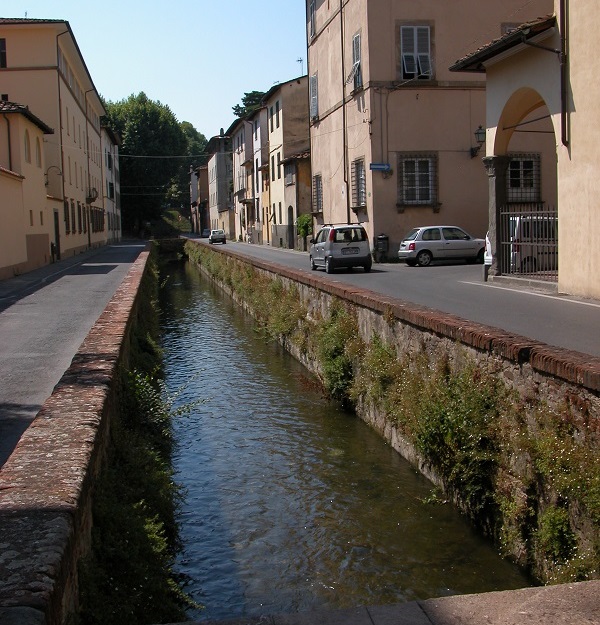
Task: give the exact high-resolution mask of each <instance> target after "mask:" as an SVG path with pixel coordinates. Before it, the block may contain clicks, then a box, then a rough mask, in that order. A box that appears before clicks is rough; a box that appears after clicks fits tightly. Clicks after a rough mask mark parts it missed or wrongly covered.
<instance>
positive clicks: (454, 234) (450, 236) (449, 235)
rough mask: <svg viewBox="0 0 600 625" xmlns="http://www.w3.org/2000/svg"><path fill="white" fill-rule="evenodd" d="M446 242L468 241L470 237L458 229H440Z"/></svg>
mask: <svg viewBox="0 0 600 625" xmlns="http://www.w3.org/2000/svg"><path fill="white" fill-rule="evenodd" d="M442 233H443V235H444V239H446V241H468V240H469V239H470V238H471V237H470V236H469V235H468V234H467V233H466V232H465V231H464V230H461V229H460V228H442Z"/></svg>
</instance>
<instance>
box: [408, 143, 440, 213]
mask: <svg viewBox="0 0 600 625" xmlns="http://www.w3.org/2000/svg"><path fill="white" fill-rule="evenodd" d="M419 204H423V205H428V206H437V204H438V198H437V156H436V155H434V154H422V155H420V154H399V155H398V205H399V206H407V205H408V206H410V205H419Z"/></svg>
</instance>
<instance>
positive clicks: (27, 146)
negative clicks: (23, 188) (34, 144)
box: [25, 130, 31, 163]
mask: <svg viewBox="0 0 600 625" xmlns="http://www.w3.org/2000/svg"><path fill="white" fill-rule="evenodd" d="M25 161H26V162H27V163H31V142H30V141H29V130H26V131H25Z"/></svg>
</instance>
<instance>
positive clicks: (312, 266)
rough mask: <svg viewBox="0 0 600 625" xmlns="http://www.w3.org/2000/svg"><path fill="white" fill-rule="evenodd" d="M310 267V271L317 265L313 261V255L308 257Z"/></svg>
mask: <svg viewBox="0 0 600 625" xmlns="http://www.w3.org/2000/svg"><path fill="white" fill-rule="evenodd" d="M310 269H311V271H316V269H317V266H316V265H315V261H314V260H313V257H312V256H311V257H310Z"/></svg>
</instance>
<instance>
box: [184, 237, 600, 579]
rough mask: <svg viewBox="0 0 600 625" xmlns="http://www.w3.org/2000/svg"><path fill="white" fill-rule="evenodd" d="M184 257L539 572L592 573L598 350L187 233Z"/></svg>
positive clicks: (598, 549) (597, 490)
mask: <svg viewBox="0 0 600 625" xmlns="http://www.w3.org/2000/svg"><path fill="white" fill-rule="evenodd" d="M186 251H187V253H188V256H189V257H190V258H191V259H192V260H193V261H194V262H196V263H197V264H198V265H199V266H200V268H201V269H202V271H203V272H204V273H206V274H207V275H208V276H210V277H211V278H212V279H213V280H214V281H215V282H217V283H218V284H219V286H220V287H221V288H223V289H224V290H225V291H226V292H227V293H229V294H230V295H231V296H232V297H233V298H234V299H235V300H236V301H237V302H238V303H239V304H240V305H241V306H243V307H244V308H245V309H246V310H247V311H248V312H249V313H250V314H251V315H253V316H254V317H255V319H256V320H257V323H258V325H259V326H261V327H262V328H263V330H264V332H265V333H266V334H267V335H270V336H271V337H273V338H277V339H278V340H280V341H281V342H282V344H283V345H285V347H286V348H287V349H288V350H289V351H290V352H291V353H292V354H293V355H294V356H295V357H296V358H297V359H298V360H300V361H301V362H302V363H303V364H304V365H305V366H306V367H307V368H308V369H309V370H311V371H313V372H314V373H315V374H316V375H317V376H319V378H320V379H321V380H322V381H323V384H324V386H325V387H326V388H327V389H328V390H329V392H330V394H331V395H332V396H333V397H336V398H337V399H340V400H341V401H344V402H345V403H347V404H349V405H351V407H352V408H353V409H354V410H355V411H356V413H357V414H358V415H359V416H360V417H361V418H362V419H364V420H365V421H366V422H368V423H369V424H371V426H372V427H373V428H375V429H376V430H377V431H378V432H380V433H381V435H382V436H383V437H384V438H385V439H386V440H387V441H389V443H390V444H391V445H392V446H393V447H394V448H395V449H396V450H397V451H398V452H399V453H400V454H402V455H403V456H404V457H405V458H406V459H407V460H409V461H410V462H411V463H412V464H414V466H415V467H417V468H418V469H419V470H420V471H421V472H422V473H423V474H424V475H426V476H427V477H428V478H429V479H430V480H431V481H432V482H433V483H434V484H435V485H437V487H438V488H439V489H440V493H441V494H440V495H439V496H438V497H439V498H441V499H444V498H451V499H452V500H453V501H455V503H456V504H457V505H459V506H460V507H461V508H462V509H463V510H464V511H465V513H466V514H468V515H469V516H470V518H471V519H472V521H473V522H474V523H475V524H476V525H477V526H478V527H479V529H480V530H482V531H483V532H484V533H486V534H488V535H489V536H491V537H492V538H493V540H494V541H496V543H497V544H498V546H499V548H500V550H501V551H502V553H503V554H504V555H506V556H508V557H510V558H512V559H514V560H515V561H516V562H518V563H519V564H521V565H523V566H524V567H526V568H528V569H529V570H530V571H531V572H532V573H533V574H534V575H535V576H536V577H537V578H538V579H539V580H540V581H543V582H547V583H559V582H571V581H581V580H586V579H592V578H598V577H599V576H600V573H599V562H600V531H599V528H600V474H599V469H598V466H599V464H600V463H599V462H598V461H599V460H600V457H599V453H598V449H599V447H598V443H599V442H600V359H598V358H593V357H590V356H587V355H584V354H581V353H576V352H571V351H567V350H564V349H560V348H554V347H551V346H548V345H546V344H543V343H540V342H538V341H534V340H531V339H528V338H526V337H522V336H517V335H514V334H510V333H508V332H505V331H502V330H499V329H497V328H492V327H486V326H484V325H481V324H477V323H474V322H470V321H468V320H465V319H460V318H457V317H455V316H453V315H450V314H445V313H441V312H437V311H433V310H429V309H427V308H424V307H421V306H417V305H414V304H410V303H406V302H402V301H400V300H397V299H393V298H390V297H386V296H383V295H378V294H375V293H373V292H371V291H368V290H365V289H361V288H358V287H354V286H349V285H344V284H341V283H339V282H334V281H331V280H330V279H329V278H328V277H326V276H324V275H323V274H320V273H319V272H313V273H308V272H301V271H295V270H293V269H288V268H284V267H281V266H278V265H272V264H270V263H267V262H263V261H259V260H255V259H250V258H248V257H243V256H240V255H236V254H235V252H233V251H232V250H231V249H229V248H225V247H220V248H218V249H214V248H213V247H210V248H209V247H208V246H206V245H202V244H201V243H198V242H194V241H189V242H188V243H187V244H186Z"/></svg>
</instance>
